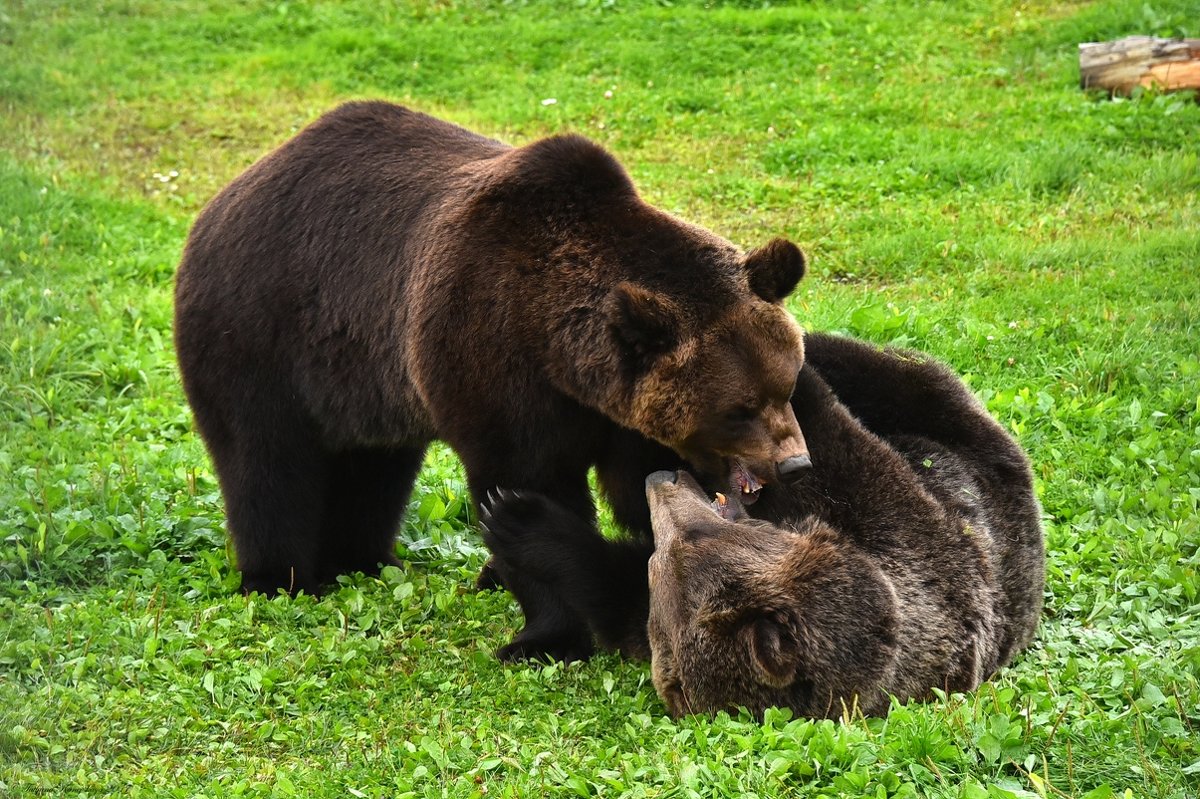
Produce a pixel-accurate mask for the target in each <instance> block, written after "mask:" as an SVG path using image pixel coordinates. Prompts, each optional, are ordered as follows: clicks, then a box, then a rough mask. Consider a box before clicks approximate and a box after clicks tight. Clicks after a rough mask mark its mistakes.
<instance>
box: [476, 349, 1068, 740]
mask: <svg viewBox="0 0 1200 799" xmlns="http://www.w3.org/2000/svg"><path fill="white" fill-rule="evenodd" d="M806 352H807V361H806V365H805V367H804V369H803V370H802V372H801V374H800V377H799V379H798V381H797V385H796V391H795V393H794V395H793V397H792V404H793V407H794V408H795V412H796V416H797V418H798V419H799V420H800V424H801V426H802V427H803V429H804V430H805V433H806V436H807V440H808V445H809V448H810V452H811V456H812V462H813V466H812V468H811V469H810V470H808V471H807V472H806V473H805V474H804V475H802V477H801V478H800V479H799V480H798V481H797V482H795V483H793V484H791V485H786V486H784V485H778V484H776V485H772V486H768V487H767V488H765V489H764V490H763V492H762V496H761V499H760V500H759V502H758V503H756V504H755V505H753V506H752V507H751V508H750V509H749V510H750V512H751V513H752V514H753V515H754V516H756V517H759V518H750V516H748V515H747V514H746V513H745V511H743V510H742V509H741V508H740V507H739V506H737V504H736V500H735V499H734V498H733V496H731V497H730V499H729V502H730V504H729V505H728V506H727V507H726V508H725V510H724V511H723V512H718V511H717V510H716V509H715V508H714V504H713V500H712V497H711V495H708V494H706V493H705V492H704V491H703V490H702V489H701V487H700V486H699V485H698V484H697V483H696V482H695V481H694V480H692V479H691V477H690V476H688V474H687V473H686V472H660V473H657V474H655V475H652V476H651V477H650V478H649V479H648V480H647V493H648V496H649V499H650V506H651V513H652V517H653V527H654V538H655V547H654V548H653V549H652V548H650V547H649V546H647V545H645V544H642V543H640V542H622V543H614V542H606V541H604V540H602V539H600V538H599V537H598V536H594V534H593V533H592V532H591V531H590V530H588V529H586V528H584V527H583V526H581V525H579V524H576V525H575V526H574V527H570V526H569V525H568V523H567V520H566V518H565V516H564V514H566V513H567V512H566V511H565V510H563V509H561V508H557V507H555V506H553V505H551V504H550V503H548V502H546V501H545V500H544V499H542V498H540V497H537V496H536V495H530V494H526V493H518V494H506V495H504V496H503V498H501V499H499V500H498V501H497V502H495V503H492V504H491V505H490V506H489V507H488V508H486V509H485V517H484V519H485V524H486V525H487V528H488V530H489V532H488V533H487V538H488V540H489V542H490V543H491V545H492V547H493V551H494V552H495V553H496V555H495V556H496V558H497V560H499V561H503V562H504V563H506V564H509V566H510V567H511V568H520V569H525V570H528V571H530V572H531V573H533V574H535V575H539V576H541V577H544V578H546V579H548V580H550V579H551V578H553V580H552V583H551V585H552V589H553V590H554V591H555V592H557V593H558V594H559V595H560V596H562V597H564V601H566V602H567V603H568V604H570V605H571V606H572V607H573V608H575V609H576V611H577V612H578V613H579V614H580V615H581V616H583V617H584V618H587V619H588V620H589V623H590V624H591V625H592V628H593V630H594V632H595V633H596V635H597V637H598V639H599V641H600V643H601V645H603V646H607V647H610V648H616V649H620V650H621V651H623V652H625V653H628V654H632V655H643V656H644V655H646V654H647V653H649V654H651V655H652V664H653V665H652V669H653V676H654V683H655V686H656V687H657V689H658V691H659V693H660V695H661V696H662V698H663V700H664V702H665V703H666V705H667V708H668V710H669V711H670V712H671V713H672V714H675V715H682V714H688V713H702V712H713V711H716V710H719V709H731V708H735V707H738V706H742V707H747V708H749V709H751V710H752V711H755V712H761V711H762V710H763V709H764V708H766V707H771V706H785V707H790V708H792V709H793V710H795V711H796V712H797V713H799V714H803V715H806V716H814V717H820V716H836V715H840V714H842V713H843V712H845V711H846V710H851V711H854V710H858V711H861V712H863V713H866V714H882V713H886V711H887V708H888V703H889V696H895V697H897V698H899V699H900V700H902V701H903V700H908V699H922V698H925V697H926V696H927V695H928V694H929V692H930V689H931V688H941V689H945V690H952V691H962V690H970V689H972V688H974V687H976V686H977V685H978V684H979V683H980V681H982V680H984V679H986V678H987V677H989V676H990V675H991V674H993V673H994V672H995V671H996V670H997V669H998V668H1000V667H1001V666H1002V665H1004V664H1006V663H1008V662H1009V661H1010V660H1011V659H1012V657H1013V656H1014V654H1015V653H1016V652H1017V651H1019V650H1020V649H1021V648H1022V647H1024V646H1025V645H1026V644H1027V643H1028V642H1029V641H1030V640H1031V638H1032V636H1033V633H1034V629H1035V627H1036V625H1037V621H1038V618H1039V615H1040V611H1041V605H1042V589H1043V585H1044V574H1045V572H1044V557H1045V553H1044V547H1043V540H1042V532H1041V526H1040V511H1039V507H1038V503H1037V501H1036V498H1035V496H1034V492H1033V484H1032V475H1031V472H1030V468H1029V463H1028V459H1027V458H1026V456H1025V455H1024V453H1023V452H1022V451H1021V449H1020V448H1019V446H1018V445H1017V444H1016V442H1015V441H1014V440H1013V439H1012V437H1011V436H1010V435H1009V434H1008V433H1007V432H1006V431H1005V430H1004V429H1003V428H1002V427H1001V426H1000V425H999V424H998V423H997V422H996V421H994V420H993V419H992V418H991V417H990V416H989V415H988V414H987V412H986V411H985V409H984V408H983V407H982V406H981V405H980V403H979V402H978V401H977V400H976V399H975V397H974V396H973V395H972V394H971V393H970V391H969V390H968V389H967V388H966V386H965V385H964V384H963V383H962V381H960V380H959V379H958V378H957V377H956V376H955V375H954V374H952V373H951V372H950V371H949V370H948V369H946V368H945V367H944V366H942V365H940V364H938V363H936V362H934V361H932V360H931V359H928V358H927V357H925V356H922V355H920V354H918V353H913V352H906V351H900V350H882V349H879V348H876V347H874V346H872V345H870V344H866V343H863V342H860V341H855V340H852V339H847V338H841V337H835V336H828V335H820V334H809V335H808V336H807V337H806ZM539 518H541V519H543V520H549V519H553V524H554V526H555V527H556V529H560V530H563V529H568V530H571V533H570V540H571V543H570V545H569V547H566V546H564V545H563V543H564V539H563V538H559V539H556V540H555V541H553V542H549V541H546V540H545V539H535V538H533V537H530V536H529V535H527V532H528V531H529V530H533V529H536V527H537V526H538V524H540V523H543V522H539ZM510 520H511V522H510ZM517 520H519V522H518V521H517ZM647 561H648V562H649V567H648V577H649V579H648V582H647V579H646V566H647ZM647 589H648V590H647ZM647 620H648V623H647Z"/></svg>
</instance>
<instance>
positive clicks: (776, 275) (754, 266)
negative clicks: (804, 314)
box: [746, 239, 805, 302]
mask: <svg viewBox="0 0 1200 799" xmlns="http://www.w3.org/2000/svg"><path fill="white" fill-rule="evenodd" d="M804 267H805V264H804V253H802V252H800V248H799V247H797V246H796V245H795V244H792V243H791V242H790V241H788V240H787V239H772V240H771V241H769V242H767V243H766V244H764V245H763V246H761V247H759V248H758V249H757V250H754V251H753V252H751V253H750V254H749V255H747V256H746V274H747V275H748V276H749V278H750V289H751V291H753V292H754V293H755V294H757V295H758V296H759V297H762V298H763V299H764V300H766V301H767V302H779V301H780V300H782V299H783V298H784V297H786V296H787V295H789V294H791V293H792V290H793V289H794V288H796V284H797V283H799V282H800V278H802V277H804Z"/></svg>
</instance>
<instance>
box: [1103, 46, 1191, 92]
mask: <svg viewBox="0 0 1200 799" xmlns="http://www.w3.org/2000/svg"><path fill="white" fill-rule="evenodd" d="M1079 85H1080V86H1081V87H1082V88H1084V89H1107V90H1108V92H1109V93H1110V94H1129V93H1131V92H1132V91H1133V90H1134V89H1135V88H1137V87H1138V86H1142V87H1145V88H1150V87H1151V86H1156V87H1158V88H1159V89H1160V90H1162V91H1168V92H1169V91H1179V90H1181V89H1200V39H1156V38H1154V37H1153V36H1127V37H1125V38H1124V39H1118V40H1116V41H1113V42H1085V43H1084V44H1081V45H1079Z"/></svg>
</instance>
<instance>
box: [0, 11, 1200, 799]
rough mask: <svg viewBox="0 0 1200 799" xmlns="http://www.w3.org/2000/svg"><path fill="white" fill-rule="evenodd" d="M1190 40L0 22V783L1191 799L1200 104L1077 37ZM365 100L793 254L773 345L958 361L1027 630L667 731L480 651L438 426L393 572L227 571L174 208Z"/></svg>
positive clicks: (483, 21)
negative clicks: (853, 703)
mask: <svg viewBox="0 0 1200 799" xmlns="http://www.w3.org/2000/svg"><path fill="white" fill-rule="evenodd" d="M1197 24H1200V23H1198V21H1197V19H1196V17H1195V7H1194V3H1193V2H1189V0H1151V2H1150V3H1147V4H1143V3H1129V2H1124V1H1123V0H1103V2H1077V1H1076V2H1057V1H1056V0H1032V1H1031V2H1023V3H1018V2H1015V1H1014V2H1002V1H1001V0H966V1H965V2H934V3H924V2H916V0H907V2H887V3H884V2H870V1H869V0H868V2H859V1H857V0H856V2H837V1H835V0H825V1H824V2H821V1H816V2H806V3H802V4H797V5H794V6H784V7H766V6H763V4H761V3H758V2H725V3H709V4H702V3H699V2H675V3H672V4H668V3H662V4H652V3H643V2H635V1H634V0H629V1H628V2H626V1H624V0H580V1H579V2H575V1H574V0H560V1H559V2H533V0H527V1H526V2H521V0H514V2H509V3H485V2H454V0H437V1H432V0H427V1H425V2H414V3H411V4H410V3H390V2H371V1H369V0H355V1H354V2H337V3H334V2H326V3H301V2H278V1H273V2H244V1H243V0H239V2H231V1H227V0H221V1H220V2H200V0H179V1H178V2H171V3H165V2H152V1H151V0H110V1H109V2H104V3H100V2H92V1H90V0H69V1H68V0H60V1H58V2H54V1H53V0H36V2H35V1H34V0H26V1H25V2H22V1H21V0H0V141H3V142H4V146H3V149H2V150H0V476H2V479H0V794H3V795H5V796H13V797H33V796H54V797H70V796H100V795H111V796H123V797H126V796H128V797H138V796H155V797H157V796H180V797H183V796H212V797H230V796H247V797H260V796H261V797H266V796H305V797H345V796H367V797H384V796H387V797H392V796H403V795H442V794H443V793H448V794H453V795H483V794H484V793H486V795H488V796H530V795H542V794H547V795H553V796H560V795H565V796H574V795H580V796H587V795H592V794H595V795H604V796H616V795H631V796H632V795H662V796H733V795H746V794H756V795H759V796H772V795H789V796H790V795H810V794H812V795H826V794H830V795H846V796H866V795H870V796H879V797H883V796H909V795H935V796H950V797H967V798H969V799H975V798H976V797H996V798H997V799H999V798H1002V797H1014V796H1015V797H1027V796H1046V797H1060V796H1070V797H1089V798H1090V799H1101V798H1102V797H1108V796H1130V797H1133V796H1137V797H1142V796H1149V797H1180V798H1181V799H1182V797H1191V796H1196V795H1197V794H1198V793H1200V677H1198V675H1200V596H1198V594H1200V576H1198V574H1197V572H1198V567H1200V554H1198V550H1200V512H1198V505H1200V309H1198V308H1197V299H1198V296H1200V277H1198V275H1200V201H1198V197H1200V157H1198V155H1197V141H1198V139H1197V130H1200V106H1198V105H1197V104H1196V103H1195V101H1194V98H1192V97H1189V96H1183V95H1157V94H1155V93H1153V92H1149V93H1144V94H1141V95H1140V96H1137V97H1135V98H1132V99H1130V100H1122V101H1115V102H1112V101H1108V100H1107V99H1104V98H1099V97H1096V96H1089V95H1087V94H1084V93H1081V92H1080V91H1079V89H1078V88H1077V72H1076V69H1077V66H1076V65H1077V61H1076V45H1077V43H1078V42H1081V41H1088V40H1101V39H1111V38H1116V37H1119V36H1122V35H1126V34H1131V33H1156V34H1160V35H1181V34H1187V35H1191V36H1197V35H1200V29H1198V28H1197V27H1196V26H1197ZM605 92H611V97H606V96H605ZM368 96H381V97H386V98H390V99H394V100H397V101H400V102H405V103H409V104H411V105H413V106H415V107H418V108H420V109H421V110H426V111H429V112H431V113H436V114H438V115H441V116H444V117H446V118H449V119H452V120H454V121H457V122H459V123H461V124H465V125H468V126H470V127H472V128H474V129H476V130H479V131H482V132H485V133H488V134H491V135H495V136H498V137H502V138H505V139H507V140H509V141H513V142H515V143H520V142H524V141H528V140H530V139H532V138H534V137H537V136H540V135H544V134H547V133H551V132H558V131H564V130H575V131H580V132H584V133H586V134H587V135H589V136H591V137H593V138H595V139H597V140H598V141H601V142H603V143H604V144H605V145H606V146H608V147H610V148H611V149H612V150H613V151H614V152H616V153H617V154H618V156H619V157H620V158H621V159H622V160H623V161H624V162H625V163H626V164H627V165H628V167H629V169H630V171H631V172H632V173H633V175H634V177H635V179H636V180H637V182H638V184H639V186H640V187H641V188H642V190H643V192H644V194H645V195H646V196H647V197H648V198H650V199H651V200H652V201H654V202H656V203H658V204H660V205H661V206H663V207H665V208H667V209H670V210H672V211H674V212H677V213H679V214H682V215H683V216H685V217H687V218H689V219H692V220H695V221H697V222H699V223H702V224H705V225H707V226H710V227H712V228H713V229H715V230H717V231H719V232H721V233H723V234H725V235H727V236H728V237H730V238H732V239H733V240H735V241H737V242H739V243H740V244H743V245H746V246H752V245H754V244H757V243H761V242H762V241H764V240H766V239H767V238H768V237H770V236H772V235H777V234H784V235H788V236H790V237H792V238H793V239H795V240H796V241H798V242H800V243H801V244H802V245H803V246H804V247H805V248H806V250H808V252H809V253H810V255H811V256H812V269H811V274H810V277H809V278H808V279H807V280H806V282H805V283H804V284H803V285H802V287H801V289H800V291H798V292H797V294H796V295H795V297H794V299H793V300H792V303H791V307H792V310H793V311H794V312H795V313H796V315H797V317H798V318H799V319H800V320H801V321H802V323H804V324H805V325H807V326H809V327H812V328H815V329H833V330H842V331H846V332H850V333H854V334H857V335H861V336H864V337H866V338H870V339H872V340H875V341H880V342H898V343H903V344H907V345H910V346H916V347H920V348H922V349H925V350H927V351H929V352H931V353H933V354H935V355H937V356H939V357H941V358H943V359H945V360H946V361H948V362H949V363H950V364H952V365H953V366H954V367H955V368H956V369H957V370H959V371H960V372H961V373H963V374H965V375H966V376H967V379H968V380H969V382H970V384H971V385H972V387H973V388H974V389H975V390H976V391H977V392H978V393H979V395H980V396H981V397H982V398H983V399H984V400H985V401H986V402H987V404H988V406H989V408H990V409H991V410H992V412H993V413H995V414H996V415H997V417H998V418H1000V419H1001V420H1002V421H1003V422H1004V423H1005V424H1007V425H1008V426H1009V427H1010V428H1011V429H1012V430H1013V431H1014V433H1015V434H1016V435H1017V436H1018V437H1019V439H1020V440H1021V442H1022V443H1023V444H1024V445H1025V446H1026V447H1027V448H1028V450H1029V452H1030V454H1031V456H1032V459H1033V461H1034V464H1035V469H1036V474H1037V478H1038V491H1039V495H1040V497H1041V500H1042V502H1043V506H1044V509H1045V525H1046V533H1047V539H1048V548H1049V567H1048V584H1047V594H1046V613H1045V619H1044V623H1043V625H1042V627H1041V630H1040V634H1039V637H1038V640H1037V642H1036V643H1035V645H1034V646H1033V647H1032V648H1031V649H1030V650H1029V651H1028V652H1026V653H1025V654H1024V655H1022V656H1021V657H1020V658H1019V660H1018V661H1017V662H1016V663H1015V664H1014V665H1013V666H1012V667H1010V668H1008V669H1006V670H1005V671H1003V672H1002V673H1001V674H1000V675H998V676H997V678H996V679H995V680H994V681H993V682H992V683H989V684H987V685H985V686H984V687H982V688H981V689H980V690H979V691H977V692H975V693H973V694H970V695H966V696H953V697H948V698H946V699H945V700H944V701H941V702H936V703H932V704H929V705H914V706H910V707H903V708H897V709H896V710H894V711H893V713H892V714H891V716H890V717H889V718H887V719H886V720H880V719H870V720H864V719H850V720H847V721H845V722H838V723H834V722H820V723H814V722H809V721H806V720H798V719H790V718H789V716H788V714H787V713H772V714H769V715H768V717H767V719H766V721H765V722H764V723H761V724H759V723H754V722H753V721H751V720H749V719H747V718H738V717H733V718H731V717H728V716H720V717H718V718H716V719H686V720H683V721H680V722H674V721H671V720H669V719H667V718H665V716H664V709H663V706H662V705H661V704H660V702H659V701H658V699H657V697H656V696H655V694H654V691H653V688H652V686H651V685H650V682H649V678H648V669H647V667H646V666H645V665H644V664H638V663H627V662H622V661H620V660H619V659H617V658H615V657H612V656H603V657H598V658H596V659H594V660H593V661H591V662H589V663H587V664H578V665H572V666H570V667H561V666H551V667H549V668H544V669H540V670H538V669H532V668H527V667H512V666H502V665H500V664H499V663H497V662H496V661H495V660H494V658H493V657H492V655H491V651H492V650H493V649H494V648H495V647H497V646H499V645H500V644H502V643H504V642H505V641H506V640H507V637H508V636H509V635H510V634H511V632H512V631H513V630H514V629H515V627H516V626H517V624H518V623H519V620H520V617H519V613H518V611H517V609H516V607H515V605H514V604H513V602H512V601H511V600H510V599H508V598H507V597H506V596H503V595H500V594H496V593H476V592H474V591H473V590H472V589H471V587H470V586H471V582H472V578H473V576H474V573H475V572H476V570H477V569H478V567H479V565H480V564H481V563H482V560H483V557H484V552H483V550H482V549H481V545H480V543H479V539H478V537H477V536H476V535H475V533H474V531H473V527H472V525H473V520H472V519H471V517H470V512H469V509H468V503H466V502H465V488H464V484H463V479H462V474H461V470H460V469H459V467H458V464H457V462H456V461H455V460H454V458H453V457H452V456H451V455H450V454H449V453H448V452H446V451H445V450H435V451H434V452H433V453H431V456H430V459H429V462H428V463H427V466H426V469H425V470H424V472H423V473H422V477H421V482H420V483H419V485H418V487H417V491H416V494H415V495H414V499H413V504H412V508H411V509H410V513H409V516H408V519H407V520H406V522H405V525H404V528H403V530H402V531H401V536H400V538H401V546H402V549H403V551H404V553H405V556H406V557H405V566H404V567H403V568H399V569H388V570H387V571H386V573H385V574H384V575H383V576H382V577H381V578H379V579H371V578H366V577H362V576H358V577H352V578H346V579H345V580H344V581H343V582H342V584H341V585H340V586H339V587H338V588H337V589H336V590H334V591H332V592H331V593H330V594H329V595H328V596H326V597H324V598H322V599H321V600H313V599H311V598H305V597H302V598H299V599H296V600H291V601H289V600H283V599H275V600H270V601H267V600H264V599H262V598H255V599H249V600H247V599H244V598H242V597H241V596H239V595H237V594H236V592H235V588H236V585H237V575H236V573H235V572H233V571H232V570H231V567H230V560H229V556H228V552H227V547H226V541H225V534H224V531H223V512H222V505H221V500H220V495H219V493H218V491H217V486H216V482H215V479H214V477H213V474H212V471H211V466H210V464H209V463H208V461H207V459H206V457H205V454H204V451H203V447H202V445H201V443H200V441H199V440H198V438H197V437H196V435H195V433H194V432H193V429H192V425H191V421H190V417H189V414H188V411H187V408H186V405H185V403H184V400H183V396H182V392H181V390H180V387H179V382H178V376H177V373H176V369H175V365H174V359H173V354H172V350H171V336H170V330H171V305H170V296H171V279H172V274H173V272H174V268H175V265H176V263H177V261H178V258H179V253H180V249H181V246H182V244H183V241H184V238H185V236H186V233H187V229H188V225H189V224H190V222H191V220H192V219H193V217H194V215H195V213H196V212H197V211H198V210H199V208H200V207H201V205H202V204H203V203H204V202H205V201H206V199H207V198H208V197H210V196H211V195H212V194H213V193H214V192H215V191H216V190H217V189H219V188H220V187H221V186H222V185H223V184H224V183H225V182H226V181H228V180H229V179H231V178H232V177H233V176H234V175H236V174H237V173H238V172H239V171H240V170H241V169H242V168H244V167H245V166H246V165H248V164H249V163H250V162H252V161H253V160H254V159H255V158H257V157H258V156H260V155H261V154H263V153H264V152H266V151H268V150H269V149H271V148H272V147H273V146H275V145H277V144H278V143H279V142H281V141H283V140H284V139H285V138H287V137H288V136H289V135H290V134H291V133H293V132H294V131H295V130H297V129H298V128H299V126H301V125H303V124H305V123H306V122H307V121H309V120H311V119H313V118H314V117H315V116H316V115H317V114H319V113H320V112H321V111H323V110H325V109H326V108H328V107H330V106H331V105H333V104H334V103H336V102H337V101H339V100H342V99H348V98H351V97H368ZM547 98H554V99H555V100H557V102H556V103H555V104H552V105H543V103H542V101H543V100H544V99H547Z"/></svg>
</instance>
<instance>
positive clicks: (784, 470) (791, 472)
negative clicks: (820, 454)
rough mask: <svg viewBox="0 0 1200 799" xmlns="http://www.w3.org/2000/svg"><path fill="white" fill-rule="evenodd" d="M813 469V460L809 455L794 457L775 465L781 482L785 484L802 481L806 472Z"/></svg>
mask: <svg viewBox="0 0 1200 799" xmlns="http://www.w3.org/2000/svg"><path fill="white" fill-rule="evenodd" d="M811 468H812V458H810V457H809V456H808V455H807V454H804V455H793V456H792V457H790V458H788V459H787V460H783V461H780V462H779V463H778V464H776V465H775V470H776V471H777V472H779V480H780V482H783V483H794V482H796V481H797V480H799V479H800V476H801V475H802V474H804V472H805V470H807V469H811Z"/></svg>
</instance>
